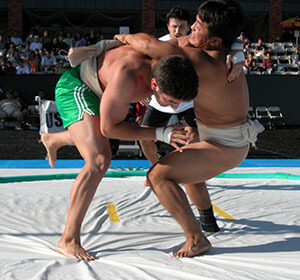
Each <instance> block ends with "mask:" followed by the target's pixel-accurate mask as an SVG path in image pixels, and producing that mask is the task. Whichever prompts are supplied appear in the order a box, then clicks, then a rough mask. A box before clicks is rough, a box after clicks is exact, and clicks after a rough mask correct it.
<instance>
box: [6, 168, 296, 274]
mask: <svg viewBox="0 0 300 280" xmlns="http://www.w3.org/2000/svg"><path fill="white" fill-rule="evenodd" d="M78 171H79V170H78V169H76V170H74V169H73V170H69V169H68V170H67V171H66V170H61V169H54V170H50V169H0V176H2V177H3V176H12V175H14V176H18V175H20V176H21V175H28V174H34V175H36V174H50V173H51V174H53V173H59V172H61V173H66V172H78ZM274 172H283V173H285V172H287V173H290V174H296V175H298V176H299V174H300V168H236V169H234V170H233V171H231V172H230V173H232V174H233V173H243V174H244V175H241V178H214V179H212V180H209V181H208V188H209V192H210V195H211V199H212V202H213V204H214V207H215V210H217V212H215V214H216V217H217V221H218V224H219V226H220V228H221V232H219V233H216V234H206V236H208V239H209V240H210V242H211V243H212V246H213V248H212V250H211V251H210V252H208V253H206V254H204V255H201V256H197V257H194V258H191V259H188V258H184V259H175V258H172V257H171V256H172V252H175V251H177V250H178V249H179V248H180V247H181V246H182V245H183V242H184V240H185V237H184V234H183V232H182V230H181V228H180V227H179V225H178V224H177V223H176V221H175V220H174V219H173V218H172V217H171V216H170V215H169V213H168V212H167V211H166V210H165V209H164V208H163V207H162V206H161V205H160V203H159V201H158V199H157V198H156V196H155V195H154V194H153V193H152V192H151V190H150V188H145V187H144V186H143V182H144V179H145V178H144V177H125V178H104V179H103V181H102V183H101V184H100V186H99V188H98V191H97V193H96V195H95V198H94V200H93V201H92V204H91V206H90V208H89V211H88V213H87V216H86V218H85V220H84V224H83V228H82V245H83V247H84V248H85V249H86V250H88V251H89V252H90V253H92V254H93V255H94V256H96V258H97V259H96V260H95V261H91V262H86V261H82V260H76V259H67V258H65V257H64V256H62V255H60V254H58V253H56V252H55V251H54V248H55V245H56V243H57V241H58V240H59V238H60V235H61V233H62V231H63V227H64V223H65V219H66V213H67V207H68V201H69V192H70V187H71V184H72V182H73V180H72V179H67V180H49V181H28V182H16V183H1V184H0V197H1V200H0V204H1V208H0V209H1V211H0V252H1V253H0V279H1V280H11V279H16V280H19V279H20V280H27V279H32V280H38V279H41V280H42V279H50V280H52V279H53V280H54V279H62V280H67V279H70V280H76V279H80V280H81V279H82V280H90V279H104V280H113V279H116V280H120V279H132V280H136V279H137V280H139V279H156V280H157V279H161V280H162V279H164V280H170V279H172V280H176V279H182V280H187V279H197V280H200V279H210V280H211V279H220V280H227V279H228V280H235V279H238V280H241V279H247V280H248V279H257V280H264V279H266V280H277V279H284V280H292V279H295V280H296V279H297V280H299V279H300V217H299V214H300V181H299V180H295V179H285V178H284V176H279V178H259V176H258V177H257V176H254V178H247V175H245V174H259V173H263V174H266V173H274ZM255 177H256V178H255ZM275 177H276V176H275ZM108 204H111V207H108V206H107V205H108ZM192 207H193V209H194V210H195V213H197V212H196V209H195V207H194V206H192ZM109 214H110V215H109Z"/></svg>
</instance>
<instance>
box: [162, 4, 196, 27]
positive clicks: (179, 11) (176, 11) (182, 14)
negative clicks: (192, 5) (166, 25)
mask: <svg viewBox="0 0 300 280" xmlns="http://www.w3.org/2000/svg"><path fill="white" fill-rule="evenodd" d="M170 18H176V19H179V20H186V21H187V22H188V24H190V19H191V15H190V13H189V11H188V10H186V9H184V8H183V7H181V6H176V7H174V8H172V9H171V10H170V11H169V12H168V13H167V15H166V19H167V21H168V22H169V19H170Z"/></svg>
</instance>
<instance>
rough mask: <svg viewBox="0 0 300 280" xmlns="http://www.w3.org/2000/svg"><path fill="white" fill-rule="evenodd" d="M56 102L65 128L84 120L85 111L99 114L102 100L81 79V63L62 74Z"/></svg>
mask: <svg viewBox="0 0 300 280" xmlns="http://www.w3.org/2000/svg"><path fill="white" fill-rule="evenodd" d="M55 102H56V106H57V110H58V112H59V114H60V116H61V119H62V121H63V124H64V128H67V127H68V126H69V125H71V124H73V123H75V122H77V121H80V120H82V118H83V114H84V112H87V113H88V114H89V115H94V116H99V106H100V100H99V98H98V96H97V95H96V94H95V93H94V92H92V91H91V90H90V89H89V88H88V87H87V86H86V85H85V84H84V83H83V82H82V81H81V80H80V65H79V66H77V67H75V68H71V69H69V70H67V71H66V72H64V73H63V74H62V76H61V77H60V79H59V81H58V83H57V85H56V88H55Z"/></svg>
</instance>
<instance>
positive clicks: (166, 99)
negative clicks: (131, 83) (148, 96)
mask: <svg viewBox="0 0 300 280" xmlns="http://www.w3.org/2000/svg"><path fill="white" fill-rule="evenodd" d="M151 87H152V90H153V94H154V96H155V97H156V100H157V102H158V103H159V105H161V106H163V107H166V106H171V107H172V108H173V109H176V108H177V107H178V106H179V104H180V103H182V102H183V100H181V99H177V98H175V97H173V96H171V95H168V94H165V93H163V92H162V91H161V90H160V89H159V86H158V85H157V83H156V80H155V79H152V81H151Z"/></svg>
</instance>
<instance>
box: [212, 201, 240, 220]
mask: <svg viewBox="0 0 300 280" xmlns="http://www.w3.org/2000/svg"><path fill="white" fill-rule="evenodd" d="M212 207H213V209H214V211H216V212H217V213H218V214H219V215H221V216H222V217H224V218H225V219H227V220H232V221H235V218H233V217H231V216H230V215H229V214H227V213H226V212H224V211H223V210H221V209H220V208H219V207H217V206H216V205H214V204H212Z"/></svg>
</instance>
